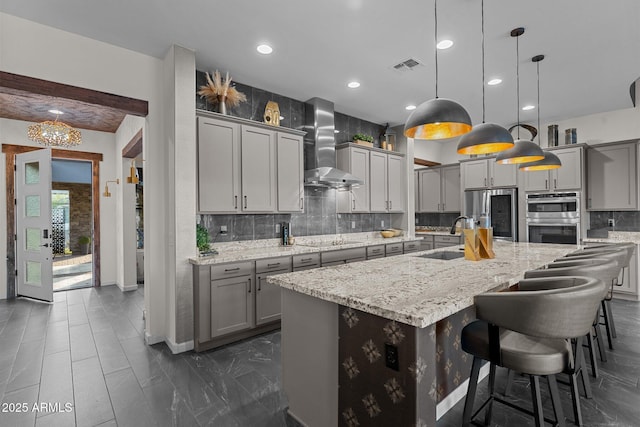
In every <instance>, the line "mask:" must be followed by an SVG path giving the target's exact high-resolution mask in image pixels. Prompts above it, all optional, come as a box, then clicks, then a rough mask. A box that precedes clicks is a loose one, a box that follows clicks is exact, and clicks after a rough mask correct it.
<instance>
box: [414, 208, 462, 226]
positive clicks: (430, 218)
mask: <svg viewBox="0 0 640 427" xmlns="http://www.w3.org/2000/svg"><path fill="white" fill-rule="evenodd" d="M459 216H460V212H454V213H416V225H421V226H430V227H451V224H453V221H454V220H455V219H456V218H457V217H459Z"/></svg>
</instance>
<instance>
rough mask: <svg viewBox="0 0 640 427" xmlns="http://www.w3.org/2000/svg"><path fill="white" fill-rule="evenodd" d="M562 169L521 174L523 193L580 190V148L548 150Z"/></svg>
mask: <svg viewBox="0 0 640 427" xmlns="http://www.w3.org/2000/svg"><path fill="white" fill-rule="evenodd" d="M549 151H550V152H552V153H553V154H555V155H556V156H558V158H559V159H560V161H561V162H562V167H560V168H558V169H551V170H548V171H530V172H526V171H524V172H521V173H523V174H524V189H525V191H538V192H540V191H543V192H544V191H564V190H580V189H582V147H569V148H561V149H555V150H549Z"/></svg>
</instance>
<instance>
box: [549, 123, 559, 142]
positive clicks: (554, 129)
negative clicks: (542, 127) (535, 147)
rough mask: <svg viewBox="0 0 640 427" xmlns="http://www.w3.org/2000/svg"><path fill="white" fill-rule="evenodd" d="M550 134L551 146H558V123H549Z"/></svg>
mask: <svg viewBox="0 0 640 427" xmlns="http://www.w3.org/2000/svg"><path fill="white" fill-rule="evenodd" d="M547 131H548V136H547V140H548V141H547V142H548V144H547V145H548V146H549V147H557V146H558V125H549V127H548V128H547Z"/></svg>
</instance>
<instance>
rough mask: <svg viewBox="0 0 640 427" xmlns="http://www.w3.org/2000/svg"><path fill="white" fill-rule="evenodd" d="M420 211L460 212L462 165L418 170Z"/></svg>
mask: <svg viewBox="0 0 640 427" xmlns="http://www.w3.org/2000/svg"><path fill="white" fill-rule="evenodd" d="M418 190H419V199H420V203H419V210H418V212H460V209H461V205H460V200H461V192H460V166H459V165H450V166H443V167H434V168H428V169H420V170H418Z"/></svg>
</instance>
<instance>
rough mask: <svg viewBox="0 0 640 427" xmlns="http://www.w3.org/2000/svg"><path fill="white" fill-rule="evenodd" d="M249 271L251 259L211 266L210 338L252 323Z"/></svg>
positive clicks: (251, 268)
mask: <svg viewBox="0 0 640 427" xmlns="http://www.w3.org/2000/svg"><path fill="white" fill-rule="evenodd" d="M253 273H254V269H253V263H252V262H239V263H232V264H226V265H220V266H214V267H211V296H210V301H211V310H210V321H211V338H215V337H218V336H221V335H226V334H230V333H233V332H239V331H244V330H247V329H251V328H252V327H253V326H254V324H255V316H254V298H253V292H254V283H253V282H254V280H253V276H254V274H253ZM200 320H203V319H202V318H201V319H200Z"/></svg>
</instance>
